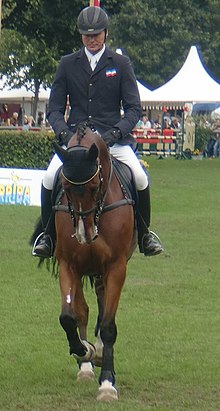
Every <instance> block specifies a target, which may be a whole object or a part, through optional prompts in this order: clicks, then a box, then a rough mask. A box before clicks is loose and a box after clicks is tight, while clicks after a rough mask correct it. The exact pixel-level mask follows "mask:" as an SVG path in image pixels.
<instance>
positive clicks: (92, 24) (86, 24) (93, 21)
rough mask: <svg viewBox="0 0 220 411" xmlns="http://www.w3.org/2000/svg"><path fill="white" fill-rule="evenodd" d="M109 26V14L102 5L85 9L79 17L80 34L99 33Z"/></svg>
mask: <svg viewBox="0 0 220 411" xmlns="http://www.w3.org/2000/svg"><path fill="white" fill-rule="evenodd" d="M107 28H108V16H107V14H106V13H105V12H104V10H102V9H101V7H97V6H90V7H86V8H85V9H83V10H82V11H81V12H80V14H79V17H78V29H79V32H80V34H85V35H88V34H98V33H101V32H102V31H104V30H107Z"/></svg>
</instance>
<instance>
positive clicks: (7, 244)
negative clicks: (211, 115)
mask: <svg viewBox="0 0 220 411" xmlns="http://www.w3.org/2000/svg"><path fill="white" fill-rule="evenodd" d="M147 161H148V163H149V165H150V167H149V172H150V175H151V197H152V227H151V228H152V229H153V230H155V231H156V232H157V233H158V234H159V235H160V237H161V239H162V240H163V243H164V245H165V253H164V254H163V255H161V256H157V257H152V258H145V257H144V256H142V255H140V254H139V253H135V254H134V256H133V258H132V259H131V260H130V262H129V264H128V274H127V280H126V283H125V286H124V290H123V293H122V297H121V301H120V305H119V309H118V313H117V325H118V339H117V342H116V345H115V369H116V387H117V389H118V392H119V401H118V402H117V403H116V404H115V403H114V404H98V403H97V402H96V394H97V390H98V383H97V380H96V381H94V382H90V383H89V384H88V385H87V384H79V383H77V382H76V372H77V367H76V364H75V361H74V359H73V358H71V357H69V355H68V346H67V342H66V338H65V334H64V332H63V330H62V329H61V327H60V325H59V321H58V317H59V313H60V293H59V283H58V281H57V280H55V279H54V278H52V277H51V275H50V273H49V272H48V271H47V270H46V268H43V269H40V270H39V269H38V268H37V260H36V259H34V258H33V257H31V253H30V252H31V250H30V247H29V246H28V239H29V237H30V235H31V232H32V229H33V226H34V223H35V220H36V218H37V217H38V215H39V209H38V208H35V207H27V208H25V207H19V206H15V207H14V206H0V221H1V231H0V250H1V264H0V313H1V320H0V410H1V411H7V410H9V411H17V410H23V411H58V410H59V411H64V410H65V411H78V410H80V411H89V410H90V411H91V410H94V411H95V410H119V411H120V410H123V411H142V410H154V411H171V410H172V411H188V410H190V411H209V410H210V411H216V410H218V409H219V404H220V391H219V381H220V367H219V358H220V344H219V339H220V326H219V312H220V276H219V258H220V257H219V227H220V213H219V210H220V189H219V171H220V161H219V159H215V160H212V161H211V160H203V161H193V160H191V161H187V160H175V159H164V160H157V159H155V158H149V159H147ZM85 293H86V298H87V300H88V302H89V306H90V324H89V337H90V339H91V340H92V341H93V340H94V339H93V328H94V325H95V320H96V318H95V317H96V303H95V296H94V293H93V291H91V290H90V288H89V287H88V288H87V289H86V290H85ZM98 375H99V369H96V376H97V378H98Z"/></svg>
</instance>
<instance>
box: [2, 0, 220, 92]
mask: <svg viewBox="0 0 220 411" xmlns="http://www.w3.org/2000/svg"><path fill="white" fill-rule="evenodd" d="M88 5H89V1H85V0H74V1H73V0H53V4H51V0H29V1H27V0H17V1H15V0H4V1H3V32H4V36H2V37H3V38H4V39H6V37H7V39H6V40H5V41H4V43H5V44H4V46H3V45H1V46H0V52H1V63H0V71H1V73H7V75H8V74H9V75H10V78H9V81H11V80H13V81H14V78H15V77H17V76H18V71H19V68H20V69H21V72H22V73H23V72H24V71H25V76H24V75H23V76H21V78H20V81H21V82H22V84H23V85H25V86H26V87H30V84H31V86H32V87H34V89H35V93H37V91H38V86H39V85H40V84H42V85H43V86H44V87H45V86H46V85H50V84H51V81H52V78H53V76H54V72H55V67H56V65H57V63H58V61H59V59H60V57H61V56H62V55H64V54H67V53H71V52H72V51H75V50H77V49H78V48H79V47H81V39H80V35H79V33H78V29H77V17H78V15H79V12H80V10H81V9H82V8H83V7H85V6H88ZM101 6H102V7H103V8H104V9H105V10H106V12H107V13H108V15H109V18H110V28H109V37H108V39H107V42H108V44H109V45H110V46H111V47H112V48H114V49H116V48H119V47H120V48H122V49H123V51H124V53H126V54H128V55H129V57H130V58H131V60H132V63H133V65H134V69H135V73H136V75H137V77H138V79H139V80H141V81H143V82H145V83H146V85H148V86H149V87H151V88H156V87H158V86H160V85H162V84H164V83H165V82H166V81H168V80H169V79H170V78H171V77H173V76H174V75H175V74H176V73H177V71H178V70H179V69H180V68H181V67H182V65H183V63H184V61H185V59H186V56H187V54H188V52H189V50H190V47H191V46H192V45H197V46H198V48H199V49H200V50H201V53H202V56H203V59H204V62H205V64H206V66H207V67H209V71H210V72H211V73H212V74H213V75H214V76H215V77H216V78H218V79H220V36H219V25H220V8H219V0H184V1H183V2H179V0H136V1H134V0H123V1H118V0H103V1H101ZM6 30H9V32H8V33H6V32H5V31H6ZM9 37H11V39H9ZM2 47H3V48H4V59H2ZM8 56H10V59H9V60H7V59H8ZM2 60H3V62H2Z"/></svg>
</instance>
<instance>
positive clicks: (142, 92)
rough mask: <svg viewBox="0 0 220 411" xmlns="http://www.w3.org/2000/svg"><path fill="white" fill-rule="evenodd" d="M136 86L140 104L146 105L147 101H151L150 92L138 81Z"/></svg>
mask: <svg viewBox="0 0 220 411" xmlns="http://www.w3.org/2000/svg"><path fill="white" fill-rule="evenodd" d="M137 86H138V90H139V94H140V99H141V102H142V103H147V102H148V101H149V100H151V96H152V91H151V90H149V89H148V88H147V87H145V86H144V85H143V84H141V83H140V82H139V81H137Z"/></svg>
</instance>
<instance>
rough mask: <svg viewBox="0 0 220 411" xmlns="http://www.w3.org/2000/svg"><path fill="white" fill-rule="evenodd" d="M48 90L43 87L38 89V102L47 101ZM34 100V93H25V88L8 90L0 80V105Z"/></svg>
mask: <svg viewBox="0 0 220 411" xmlns="http://www.w3.org/2000/svg"><path fill="white" fill-rule="evenodd" d="M49 96H50V89H49V88H48V89H47V90H45V89H44V88H43V87H41V88H40V92H39V100H40V101H46V100H48V99H49ZM33 98H34V93H33V92H32V91H27V90H26V88H25V87H20V88H10V87H9V86H5V85H4V81H2V80H0V101H1V102H2V103H7V102H9V101H11V102H21V101H22V100H23V99H24V100H25V101H31V100H32V99H33Z"/></svg>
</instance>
